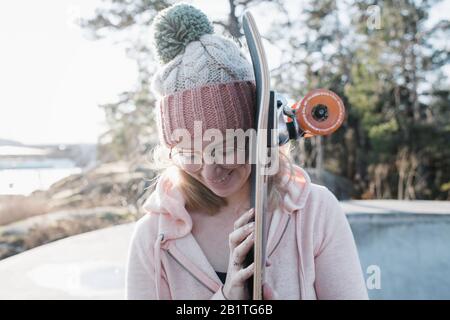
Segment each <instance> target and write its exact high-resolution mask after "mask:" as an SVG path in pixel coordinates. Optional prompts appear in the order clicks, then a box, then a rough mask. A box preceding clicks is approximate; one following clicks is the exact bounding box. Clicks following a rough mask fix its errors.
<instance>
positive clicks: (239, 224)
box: [234, 208, 255, 230]
mask: <svg viewBox="0 0 450 320" xmlns="http://www.w3.org/2000/svg"><path fill="white" fill-rule="evenodd" d="M254 214H255V209H254V208H251V209H250V210H248V211H247V212H245V213H244V214H243V215H242V216H240V217H239V218H238V219H237V220H236V221H235V222H234V230H236V229H239V228H240V227H242V226H243V225H245V224H246V223H248V222H249V221H250V219H251V218H252V217H253V215H254Z"/></svg>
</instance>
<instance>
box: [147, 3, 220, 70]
mask: <svg viewBox="0 0 450 320" xmlns="http://www.w3.org/2000/svg"><path fill="white" fill-rule="evenodd" d="M152 29H153V37H154V39H153V45H154V48H155V51H156V53H157V55H158V57H159V60H160V62H162V63H168V62H169V61H171V60H172V59H173V58H175V57H176V56H177V55H178V54H180V53H182V52H183V51H184V49H185V48H186V46H187V45H188V44H189V43H190V42H192V41H196V40H198V39H199V38H200V37H201V36H202V35H204V34H212V33H213V32H214V28H213V26H212V24H211V22H210V21H209V20H208V17H207V16H206V15H205V14H204V13H203V12H202V11H200V10H199V9H197V8H195V7H194V6H191V5H189V4H184V3H181V4H176V5H173V6H170V7H168V8H166V9H164V10H162V11H161V12H159V13H158V15H157V16H156V17H155V19H154V21H153V24H152Z"/></svg>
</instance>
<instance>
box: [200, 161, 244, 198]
mask: <svg viewBox="0 0 450 320" xmlns="http://www.w3.org/2000/svg"><path fill="white" fill-rule="evenodd" d="M250 172H251V167H250V166H243V167H240V168H236V169H232V170H230V172H229V173H228V175H227V177H226V179H225V181H223V182H221V183H212V182H210V181H206V180H204V179H203V181H202V182H203V184H204V185H205V186H207V187H208V189H210V190H211V191H212V192H213V193H215V194H216V195H218V196H219V197H222V198H226V197H229V196H231V195H232V194H234V193H236V192H238V191H239V190H240V189H241V188H242V186H243V185H244V184H245V182H246V181H247V180H248V178H249V176H250Z"/></svg>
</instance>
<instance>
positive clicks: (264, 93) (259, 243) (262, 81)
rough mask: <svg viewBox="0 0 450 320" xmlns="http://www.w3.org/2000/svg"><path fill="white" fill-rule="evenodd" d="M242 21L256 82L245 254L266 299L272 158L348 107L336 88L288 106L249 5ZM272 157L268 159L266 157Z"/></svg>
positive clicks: (330, 128) (258, 296)
mask: <svg viewBox="0 0 450 320" xmlns="http://www.w3.org/2000/svg"><path fill="white" fill-rule="evenodd" d="M242 26H243V30H244V35H245V38H246V42H247V47H248V50H249V52H250V57H251V61H252V65H253V71H254V75H255V82H256V109H255V118H254V119H255V124H254V127H255V129H256V141H255V143H254V144H253V147H254V148H255V150H254V152H253V153H254V155H255V158H254V161H252V173H251V186H252V188H251V205H252V208H254V209H255V218H254V220H255V238H254V239H255V240H254V241H255V242H254V246H253V249H252V250H251V252H250V253H249V254H248V256H247V258H246V265H249V264H250V263H252V262H254V263H255V265H254V274H253V277H252V278H251V279H250V280H249V281H248V289H249V292H250V297H252V299H253V300H262V298H263V296H262V283H263V281H264V269H265V263H266V261H265V260H266V257H265V248H266V239H267V234H266V228H265V226H266V214H265V213H266V212H267V208H268V197H267V195H268V192H269V191H270V185H269V177H270V175H272V174H274V173H275V172H274V171H276V170H273V169H274V163H277V162H276V161H275V160H274V159H277V157H278V147H280V146H282V145H284V144H286V143H288V142H289V141H290V140H292V139H294V140H296V139H300V138H309V137H313V136H316V135H328V134H331V133H333V132H334V131H336V130H337V129H338V128H339V127H340V126H341V124H342V122H343V121H344V117H345V107H344V104H343V103H342V100H341V99H340V98H339V96H338V95H336V94H335V93H334V92H332V91H330V90H326V89H316V90H313V91H311V92H309V93H308V94H307V95H306V96H305V97H304V98H303V99H302V100H301V101H299V102H296V103H294V104H293V105H292V106H289V104H288V103H287V100H286V99H285V97H284V96H283V95H282V94H280V93H278V92H276V91H273V90H271V88H270V72H269V67H268V63H267V58H266V54H265V51H264V46H263V43H262V38H261V36H260V33H259V31H258V28H257V26H256V23H255V20H254V18H253V16H252V14H251V12H250V11H249V10H246V11H245V12H244V14H243V17H242ZM268 159H270V161H268Z"/></svg>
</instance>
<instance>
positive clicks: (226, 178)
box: [179, 142, 251, 198]
mask: <svg viewBox="0 0 450 320" xmlns="http://www.w3.org/2000/svg"><path fill="white" fill-rule="evenodd" d="M219 145H220V146H222V147H221V148H218V149H217V148H214V146H219ZM202 150H203V153H202V154H201V155H200V154H199V153H197V154H196V155H193V156H190V155H189V154H190V152H191V151H190V150H185V151H187V153H186V154H184V157H183V160H182V162H183V164H182V165H181V166H179V167H181V169H182V170H184V171H185V172H186V173H188V174H189V175H190V176H192V177H194V178H195V179H197V180H198V181H200V182H201V183H202V184H204V185H205V186H206V187H207V188H208V189H210V190H211V191H212V192H213V193H215V194H216V195H218V196H219V197H222V198H227V197H229V196H231V195H233V194H235V193H237V192H239V191H240V190H241V188H242V187H243V186H244V184H245V183H246V182H247V180H248V178H249V176H250V173H251V165H250V164H248V163H246V162H247V161H245V155H246V151H245V149H239V148H237V147H233V145H232V144H231V147H230V145H228V147H227V144H226V143H224V142H221V143H217V142H215V143H212V144H211V143H209V142H202ZM211 150H214V151H213V154H214V155H217V154H218V153H220V154H222V156H221V157H216V158H215V159H216V160H215V161H211V160H207V159H206V158H207V157H208V156H207V155H206V154H210V153H211ZM218 150H219V151H218ZM191 157H192V158H191ZM194 157H202V159H200V161H197V162H196V164H190V163H189V162H194V161H193V160H194ZM209 159H212V158H209ZM197 160H199V159H197Z"/></svg>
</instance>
